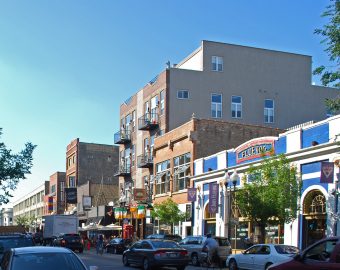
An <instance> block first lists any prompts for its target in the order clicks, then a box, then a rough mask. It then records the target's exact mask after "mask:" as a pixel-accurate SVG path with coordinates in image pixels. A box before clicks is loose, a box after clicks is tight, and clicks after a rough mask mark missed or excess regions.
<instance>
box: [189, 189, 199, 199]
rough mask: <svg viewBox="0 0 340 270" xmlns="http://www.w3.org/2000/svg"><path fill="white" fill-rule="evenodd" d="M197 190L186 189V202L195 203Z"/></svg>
mask: <svg viewBox="0 0 340 270" xmlns="http://www.w3.org/2000/svg"><path fill="white" fill-rule="evenodd" d="M196 193H197V188H188V202H195V201H196Z"/></svg>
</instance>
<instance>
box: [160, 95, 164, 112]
mask: <svg viewBox="0 0 340 270" xmlns="http://www.w3.org/2000/svg"><path fill="white" fill-rule="evenodd" d="M164 95H165V93H164V90H162V91H161V93H160V99H161V109H160V115H163V114H164V98H165V96H164Z"/></svg>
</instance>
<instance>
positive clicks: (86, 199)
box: [83, 196, 92, 209]
mask: <svg viewBox="0 0 340 270" xmlns="http://www.w3.org/2000/svg"><path fill="white" fill-rule="evenodd" d="M91 207H92V197H91V196H83V208H84V209H91Z"/></svg>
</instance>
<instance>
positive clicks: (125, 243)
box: [105, 238, 132, 254]
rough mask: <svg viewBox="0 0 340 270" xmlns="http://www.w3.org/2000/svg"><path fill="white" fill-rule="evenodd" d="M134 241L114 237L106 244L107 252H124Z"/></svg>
mask: <svg viewBox="0 0 340 270" xmlns="http://www.w3.org/2000/svg"><path fill="white" fill-rule="evenodd" d="M131 243H132V241H131V240H130V239H123V238H113V239H111V240H110V242H109V243H108V244H106V246H105V248H106V252H107V253H113V254H122V253H123V252H124V251H125V250H127V249H128V248H129V246H130V245H131Z"/></svg>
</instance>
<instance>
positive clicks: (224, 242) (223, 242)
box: [215, 238, 230, 247]
mask: <svg viewBox="0 0 340 270" xmlns="http://www.w3.org/2000/svg"><path fill="white" fill-rule="evenodd" d="M215 240H216V241H217V243H218V245H219V246H220V247H227V246H230V243H229V240H228V239H227V238H215Z"/></svg>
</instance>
